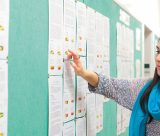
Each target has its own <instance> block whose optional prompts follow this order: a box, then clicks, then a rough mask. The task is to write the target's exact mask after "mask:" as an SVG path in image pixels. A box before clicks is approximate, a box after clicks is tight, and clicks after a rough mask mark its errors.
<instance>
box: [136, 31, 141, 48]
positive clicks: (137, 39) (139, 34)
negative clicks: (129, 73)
mask: <svg viewBox="0 0 160 136" xmlns="http://www.w3.org/2000/svg"><path fill="white" fill-rule="evenodd" d="M136 50H138V51H140V50H141V30H140V29H139V28H136Z"/></svg>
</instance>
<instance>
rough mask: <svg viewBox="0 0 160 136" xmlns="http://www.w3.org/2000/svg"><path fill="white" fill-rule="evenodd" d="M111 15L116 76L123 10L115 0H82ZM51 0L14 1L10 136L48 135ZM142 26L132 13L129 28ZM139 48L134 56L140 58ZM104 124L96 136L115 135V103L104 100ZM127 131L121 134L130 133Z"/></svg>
mask: <svg viewBox="0 0 160 136" xmlns="http://www.w3.org/2000/svg"><path fill="white" fill-rule="evenodd" d="M82 2H84V3H85V4H86V5H87V6H89V7H91V8H93V9H95V10H96V11H98V12H100V13H102V14H103V15H105V16H107V17H109V18H110V60H111V63H110V73H111V76H112V77H116V76H117V68H116V44H117V43H116V23H117V21H119V10H120V9H121V8H120V7H119V6H118V5H117V4H116V3H114V2H113V0H103V1H100V0H83V1H82ZM48 7H49V6H48V0H11V1H10V34H9V37H10V38H9V58H8V59H9V62H8V65H9V98H8V99H9V111H8V112H9V117H8V136H47V135H48V33H49V32H48V30H49V28H48V27H49V21H48ZM137 27H138V28H140V29H141V23H140V22H139V21H137V20H136V19H135V18H134V17H132V16H131V23H130V28H131V29H133V30H134V34H135V29H136V28H137ZM141 58H142V53H141V51H136V49H135V55H134V59H135V60H136V59H140V60H142V59H141ZM103 109H104V114H103V115H104V126H103V130H102V131H101V132H100V133H98V134H97V136H116V123H117V119H116V118H117V113H116V110H117V109H116V103H115V102H113V101H112V100H111V101H109V102H107V103H104V107H103ZM127 134H128V131H126V132H125V133H124V134H122V135H121V136H127Z"/></svg>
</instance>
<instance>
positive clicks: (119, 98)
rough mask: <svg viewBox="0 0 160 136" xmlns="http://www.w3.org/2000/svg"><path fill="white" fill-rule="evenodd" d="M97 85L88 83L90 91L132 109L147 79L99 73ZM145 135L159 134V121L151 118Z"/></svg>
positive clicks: (158, 135) (156, 135) (155, 135)
mask: <svg viewBox="0 0 160 136" xmlns="http://www.w3.org/2000/svg"><path fill="white" fill-rule="evenodd" d="M98 76H99V82H98V85H97V87H93V86H91V85H90V84H89V86H88V88H89V90H90V92H94V93H98V94H102V95H104V96H106V97H107V98H110V99H113V100H115V101H116V102H117V103H118V104H120V105H122V106H123V107H125V108H127V109H129V110H132V108H133V105H134V103H135V101H136V97H137V95H138V93H139V91H140V90H141V88H142V87H143V85H144V84H145V83H146V82H147V81H148V80H149V79H118V78H107V77H106V76H104V75H103V74H99V75H98ZM146 136H160V121H156V120H153V121H152V122H151V123H150V124H147V126H146Z"/></svg>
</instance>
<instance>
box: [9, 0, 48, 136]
mask: <svg viewBox="0 0 160 136" xmlns="http://www.w3.org/2000/svg"><path fill="white" fill-rule="evenodd" d="M9 36H10V38H9V126H8V136H47V133H48V75H47V73H48V2H47V1H46V0H11V1H10V35H9Z"/></svg>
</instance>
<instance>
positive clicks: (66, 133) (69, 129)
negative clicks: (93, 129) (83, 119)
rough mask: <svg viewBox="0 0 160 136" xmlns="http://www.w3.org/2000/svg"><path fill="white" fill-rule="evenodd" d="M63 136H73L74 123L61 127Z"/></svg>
mask: <svg viewBox="0 0 160 136" xmlns="http://www.w3.org/2000/svg"><path fill="white" fill-rule="evenodd" d="M63 136H75V122H74V121H70V122H68V123H65V124H64V126H63Z"/></svg>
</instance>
